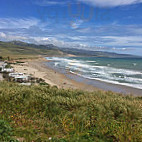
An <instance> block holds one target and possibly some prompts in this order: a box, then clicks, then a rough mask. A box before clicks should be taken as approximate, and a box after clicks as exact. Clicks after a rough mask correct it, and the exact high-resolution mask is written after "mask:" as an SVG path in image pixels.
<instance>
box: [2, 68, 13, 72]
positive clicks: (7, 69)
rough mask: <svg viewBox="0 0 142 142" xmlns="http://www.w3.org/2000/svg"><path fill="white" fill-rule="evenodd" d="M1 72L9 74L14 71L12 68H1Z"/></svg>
mask: <svg viewBox="0 0 142 142" xmlns="http://www.w3.org/2000/svg"><path fill="white" fill-rule="evenodd" d="M1 71H2V72H7V73H11V72H14V69H13V68H2V70H1Z"/></svg>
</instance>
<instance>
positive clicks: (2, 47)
mask: <svg viewBox="0 0 142 142" xmlns="http://www.w3.org/2000/svg"><path fill="white" fill-rule="evenodd" d="M18 43H19V44H18ZM62 54H63V53H62V52H61V51H59V50H58V49H54V48H53V49H51V48H40V46H39V45H35V46H33V44H27V43H22V42H2V41H1V42H0V56H5V57H7V56H10V57H12V58H17V57H19V58H20V57H34V56H37V55H45V56H46V55H48V56H51V55H62Z"/></svg>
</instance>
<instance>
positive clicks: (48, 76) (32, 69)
mask: <svg viewBox="0 0 142 142" xmlns="http://www.w3.org/2000/svg"><path fill="white" fill-rule="evenodd" d="M22 61H23V62H24V63H22V64H15V65H12V66H13V67H14V70H15V72H18V73H25V74H29V75H32V76H33V77H36V78H42V79H44V80H45V82H46V83H48V84H50V85H51V86H54V85H55V86H57V87H58V88H64V89H81V90H85V91H95V90H99V89H98V88H95V87H94V86H91V85H87V84H85V83H81V82H77V81H75V80H73V79H69V78H67V77H66V76H65V75H64V74H61V73H59V72H57V71H54V70H53V69H51V68H49V67H47V66H46V65H45V62H47V60H46V59H44V58H39V59H32V60H31V59H28V60H22Z"/></svg>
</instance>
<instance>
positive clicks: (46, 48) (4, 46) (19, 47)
mask: <svg viewBox="0 0 142 142" xmlns="http://www.w3.org/2000/svg"><path fill="white" fill-rule="evenodd" d="M2 52H3V54H12V55H44V56H56V55H57V56H65V55H67V54H73V55H76V56H95V57H111V58H136V57H137V58H139V57H138V56H133V55H128V54H117V53H112V52H104V51H90V50H84V49H75V48H61V47H57V46H55V45H53V44H48V45H37V44H31V43H26V42H21V41H11V42H2V41H1V42H0V54H2Z"/></svg>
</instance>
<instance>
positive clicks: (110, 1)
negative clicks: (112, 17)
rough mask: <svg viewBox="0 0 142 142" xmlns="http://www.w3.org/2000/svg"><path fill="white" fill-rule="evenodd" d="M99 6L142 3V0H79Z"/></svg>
mask: <svg viewBox="0 0 142 142" xmlns="http://www.w3.org/2000/svg"><path fill="white" fill-rule="evenodd" d="M78 1H80V2H84V3H86V4H91V5H94V6H99V7H116V6H125V5H131V4H138V3H142V0H78Z"/></svg>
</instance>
